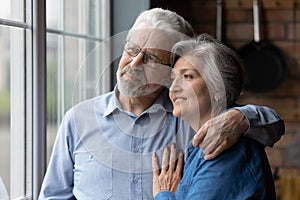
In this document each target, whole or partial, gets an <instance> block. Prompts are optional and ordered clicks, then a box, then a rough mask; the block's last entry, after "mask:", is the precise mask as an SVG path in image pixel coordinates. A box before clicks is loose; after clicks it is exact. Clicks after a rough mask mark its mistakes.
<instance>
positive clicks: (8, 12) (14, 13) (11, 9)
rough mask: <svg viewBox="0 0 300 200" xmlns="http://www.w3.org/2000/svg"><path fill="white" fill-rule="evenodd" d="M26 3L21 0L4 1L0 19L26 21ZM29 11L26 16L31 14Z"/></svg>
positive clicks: (0, 8)
mask: <svg viewBox="0 0 300 200" xmlns="http://www.w3.org/2000/svg"><path fill="white" fill-rule="evenodd" d="M24 2H25V1H20V0H9V1H8V0H3V1H1V6H0V18H3V19H9V20H16V21H20V22H25V21H24V16H25V15H24V11H25V10H26V9H24ZM28 11H29V10H27V12H26V15H27V14H29V12H28Z"/></svg>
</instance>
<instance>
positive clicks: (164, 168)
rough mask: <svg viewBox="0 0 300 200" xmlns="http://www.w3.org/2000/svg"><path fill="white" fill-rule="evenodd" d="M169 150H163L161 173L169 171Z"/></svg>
mask: <svg viewBox="0 0 300 200" xmlns="http://www.w3.org/2000/svg"><path fill="white" fill-rule="evenodd" d="M169 158H170V150H169V148H168V147H166V148H165V149H164V152H163V158H162V168H161V169H162V172H167V171H168V169H169Z"/></svg>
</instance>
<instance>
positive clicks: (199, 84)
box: [152, 34, 275, 200]
mask: <svg viewBox="0 0 300 200" xmlns="http://www.w3.org/2000/svg"><path fill="white" fill-rule="evenodd" d="M173 52H174V53H175V55H176V56H175V61H176V63H175V65H174V69H173V72H172V80H173V82H172V85H171V88H170V93H169V96H170V99H171V101H172V103H173V106H174V109H173V114H174V115H175V116H176V117H180V118H182V119H183V120H184V121H186V122H188V123H189V124H190V125H191V127H192V128H193V129H194V130H195V131H196V132H197V130H199V129H200V128H201V126H202V125H204V124H205V122H206V121H207V120H209V119H211V118H213V117H215V116H217V115H219V114H220V113H222V112H223V111H225V110H226V109H230V108H231V107H233V106H236V105H235V101H236V99H237V98H238V96H239V95H240V93H241V91H242V89H243V85H244V70H243V65H242V62H241V60H240V59H239V57H238V56H237V55H236V53H235V52H233V51H232V50H231V49H229V48H228V47H226V46H224V45H222V44H220V43H218V42H217V41H216V40H215V39H213V38H212V37H210V36H209V35H207V34H202V35H200V36H198V37H197V38H195V39H190V40H187V41H182V42H179V43H177V44H176V45H175V46H174V47H173ZM199 113H200V114H199ZM200 115H201V116H200ZM221 125H222V124H220V126H221ZM152 164H153V169H154V172H153V195H154V197H155V199H156V200H158V199H180V200H183V199H188V200H191V199H197V200H198V199H204V200H209V199H213V200H216V199H218V200H219V199H230V200H232V199H237V200H241V199H275V189H274V182H273V179H272V174H271V170H270V166H269V163H268V159H267V156H266V154H265V151H264V146H263V145H261V144H259V143H258V142H256V141H254V140H251V139H247V138H244V137H242V138H240V140H239V141H238V142H237V143H236V144H235V145H233V146H232V147H230V148H229V149H228V150H226V151H225V152H223V153H222V154H221V155H220V156H219V157H217V158H215V159H213V160H205V159H204V158H203V152H202V149H201V148H195V147H193V145H192V144H189V145H188V146H187V148H186V152H185V164H184V169H183V177H182V179H181V171H182V165H183V156H182V154H179V157H178V159H177V158H176V147H175V145H173V146H171V147H170V148H166V149H165V150H164V152H163V156H162V168H161V170H159V158H158V155H156V154H154V155H153V160H152ZM180 179H181V180H180ZM178 184H179V185H178Z"/></svg>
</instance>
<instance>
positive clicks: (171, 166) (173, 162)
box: [169, 144, 177, 172]
mask: <svg viewBox="0 0 300 200" xmlns="http://www.w3.org/2000/svg"><path fill="white" fill-rule="evenodd" d="M176 157H177V155H176V146H175V144H172V146H171V155H170V161H169V171H171V172H173V171H174V170H175V168H176V159H177V158H176Z"/></svg>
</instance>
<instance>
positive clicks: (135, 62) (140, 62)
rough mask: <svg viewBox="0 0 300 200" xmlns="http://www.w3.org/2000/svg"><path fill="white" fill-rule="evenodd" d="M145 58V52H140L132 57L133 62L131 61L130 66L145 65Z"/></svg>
mask: <svg viewBox="0 0 300 200" xmlns="http://www.w3.org/2000/svg"><path fill="white" fill-rule="evenodd" d="M143 59H144V52H142V51H141V52H139V54H138V55H137V56H135V57H133V58H132V60H131V62H130V67H133V68H135V67H141V65H143V64H144V63H143Z"/></svg>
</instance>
